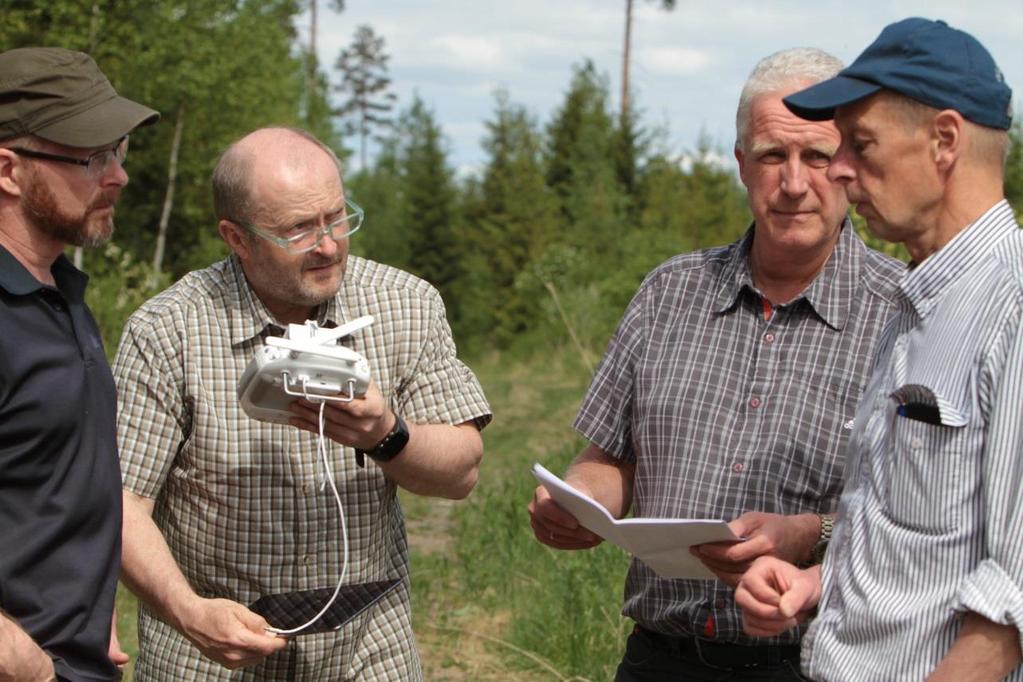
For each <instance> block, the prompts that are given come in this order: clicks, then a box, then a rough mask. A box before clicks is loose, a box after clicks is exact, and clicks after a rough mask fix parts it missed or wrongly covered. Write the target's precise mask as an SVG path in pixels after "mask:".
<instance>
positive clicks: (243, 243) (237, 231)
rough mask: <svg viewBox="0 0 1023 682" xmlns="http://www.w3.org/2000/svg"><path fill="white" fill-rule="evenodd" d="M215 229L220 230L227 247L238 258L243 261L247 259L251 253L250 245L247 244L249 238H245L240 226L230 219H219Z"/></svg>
mask: <svg viewBox="0 0 1023 682" xmlns="http://www.w3.org/2000/svg"><path fill="white" fill-rule="evenodd" d="M217 231H218V232H220V237H221V238H222V239H223V240H224V242H225V243H226V244H227V246H228V248H230V249H231V250H232V251H233V252H234V253H235V254H236V255H237V256H238V257H239V258H241V259H242V260H243V261H244V260H248V259H249V256H251V255H252V246H251V245H250V244H249V240H248V239H246V238H245V237H246V235H244V234H242V228H240V227H238V226H237V225H235V224H234V223H232V222H231V221H230V220H221V221H220V222H219V223H217Z"/></svg>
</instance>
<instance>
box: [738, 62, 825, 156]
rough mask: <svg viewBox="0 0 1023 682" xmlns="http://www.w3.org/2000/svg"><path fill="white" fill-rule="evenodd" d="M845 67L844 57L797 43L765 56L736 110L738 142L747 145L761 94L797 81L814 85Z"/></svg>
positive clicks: (757, 66) (743, 92) (753, 74)
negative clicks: (751, 117)
mask: <svg viewBox="0 0 1023 682" xmlns="http://www.w3.org/2000/svg"><path fill="white" fill-rule="evenodd" d="M843 68H844V65H843V64H842V62H841V60H839V59H838V58H837V57H834V56H832V55H830V54H828V53H827V52H825V51H823V50H818V49H817V48H815V47H794V48H791V49H788V50H781V51H780V52H775V53H774V54H772V55H768V56H767V57H764V58H763V59H761V60H760V61H759V62H758V63H757V65H756V66H755V67H753V71H752V72H751V73H750V75H749V78H747V79H746V84H745V85H744V86H743V88H742V94H741V95H739V109H738V110H737V111H736V113H735V146H736V148H737V149H743V148H744V145H745V142H746V136H747V135H748V134H749V126H750V120H749V119H750V112H751V111H752V109H753V100H754V99H756V98H757V97H758V96H759V95H764V94H767V93H771V92H779V91H781V90H785V89H788V88H790V87H791V86H792V85H793V84H796V83H799V84H806V85H808V86H809V85H812V84H814V83H820V82H821V81H824V80H827V79H829V78H832V77H833V76H835V75H836V74H837V73H838V72H839V71H841V70H842V69H843Z"/></svg>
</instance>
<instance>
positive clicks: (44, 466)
mask: <svg viewBox="0 0 1023 682" xmlns="http://www.w3.org/2000/svg"><path fill="white" fill-rule="evenodd" d="M158 118H159V114H157V112H155V111H153V110H152V109H149V108H147V107H144V106H142V105H140V104H136V103H135V102H132V101H130V100H127V99H124V98H123V97H120V96H118V94H117V93H116V92H115V91H114V89H113V87H112V86H111V85H110V82H109V81H108V80H107V79H106V77H105V76H104V75H103V73H102V72H101V71H100V70H99V67H97V66H96V63H95V62H94V61H93V60H92V58H91V57H89V56H88V55H86V54H82V53H80V52H72V51H69V50H63V49H56V48H22V49H17V50H10V51H7V52H3V53H0V679H3V680H7V679H13V680H49V679H54V678H56V679H59V680H90V681H95V680H113V679H116V678H117V677H118V672H117V668H116V666H115V664H114V662H113V661H112V660H111V658H110V655H109V651H108V646H109V642H110V635H111V615H112V613H113V608H114V593H115V590H116V585H117V575H118V570H119V566H120V555H121V547H120V539H121V494H120V487H121V486H120V473H119V467H118V460H117V446H116V433H115V413H116V412H115V402H116V398H115V394H114V382H113V379H112V377H111V374H110V369H109V367H108V365H107V361H106V356H105V354H104V352H103V344H102V341H101V339H100V335H99V330H98V329H97V327H96V323H95V321H94V320H93V318H92V315H91V313H90V312H89V309H88V307H87V306H86V305H85V300H84V294H85V285H86V276H85V275H84V274H83V273H81V272H80V271H78V270H77V269H75V267H74V266H72V265H71V263H70V262H69V261H68V260H67V258H66V257H65V256H64V255H63V250H64V247H66V246H67V245H71V244H73V245H77V246H95V245H98V244H100V243H102V242H103V241H104V240H106V239H107V238H108V237H109V236H110V234H111V232H112V230H113V215H114V204H115V203H116V202H117V199H118V196H119V195H120V192H121V189H122V188H123V187H124V185H125V184H126V183H127V182H128V176H127V175H126V174H125V172H124V168H123V166H122V164H123V163H124V159H125V154H126V153H127V148H128V134H129V133H130V132H131V131H132V130H134V129H135V128H137V127H138V126H141V125H149V124H151V123H154V122H155V121H156V120H157V119H158Z"/></svg>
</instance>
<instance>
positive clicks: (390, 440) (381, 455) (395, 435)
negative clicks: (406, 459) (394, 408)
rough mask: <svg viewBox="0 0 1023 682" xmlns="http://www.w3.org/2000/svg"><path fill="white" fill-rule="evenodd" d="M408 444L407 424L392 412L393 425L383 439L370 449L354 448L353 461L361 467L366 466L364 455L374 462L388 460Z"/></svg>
mask: <svg viewBox="0 0 1023 682" xmlns="http://www.w3.org/2000/svg"><path fill="white" fill-rule="evenodd" d="M406 445H408V426H406V425H405V421H404V420H403V419H402V418H401V417H400V416H399V415H398V414H397V413H395V414H394V426H393V427H391V430H390V431H389V432H388V434H387V435H386V436H384V438H383V440H381V441H380V442H379V443H377V444H376V445H374V446H373V449H372V450H360V449H359V448H355V463H356V464H358V465H359V466H361V467H364V466H366V456H367V455H368V456H369V458H370V459H372V460H373V461H375V462H390V461H391V460H392V459H394V458H395V457H397V456H398V454H399V453H400V452H401V451H402V450H404V449H405V446H406Z"/></svg>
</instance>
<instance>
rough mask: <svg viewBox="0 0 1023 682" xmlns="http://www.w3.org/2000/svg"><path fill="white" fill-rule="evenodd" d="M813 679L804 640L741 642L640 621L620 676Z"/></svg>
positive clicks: (619, 679) (619, 681)
mask: <svg viewBox="0 0 1023 682" xmlns="http://www.w3.org/2000/svg"><path fill="white" fill-rule="evenodd" d="M683 680H684V681H686V682H688V681H690V680H691V681H692V682H729V681H731V680H741V681H743V682H746V681H749V682H807V680H809V678H807V677H803V676H802V675H801V674H800V672H799V647H798V646H741V645H738V644H721V643H716V642H710V641H707V640H701V639H695V638H690V637H669V636H667V635H661V634H658V633H655V632H651V631H650V630H646V629H644V628H641V627H639V626H637V627H636V629H635V630H634V631H633V633H632V634H631V635H629V641H628V642H627V643H626V645H625V656H624V657H623V658H622V662H621V663H620V664H618V673H617V674H616V675H615V682H680V681H683Z"/></svg>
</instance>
